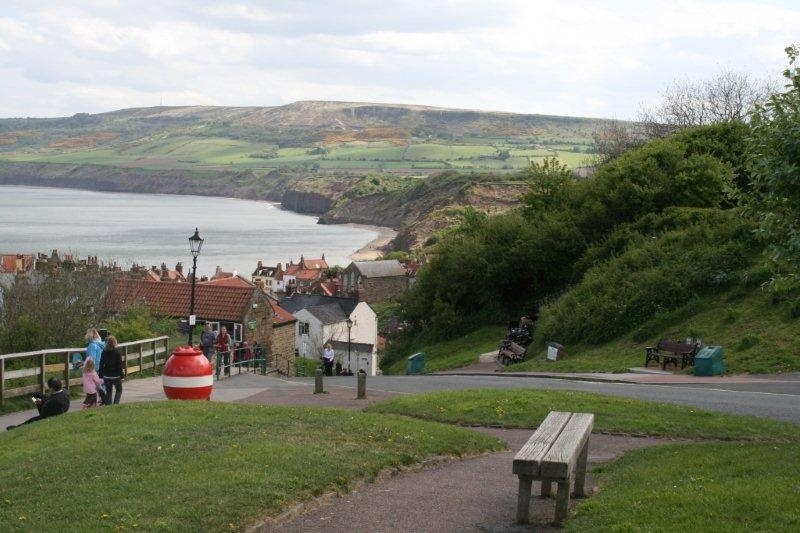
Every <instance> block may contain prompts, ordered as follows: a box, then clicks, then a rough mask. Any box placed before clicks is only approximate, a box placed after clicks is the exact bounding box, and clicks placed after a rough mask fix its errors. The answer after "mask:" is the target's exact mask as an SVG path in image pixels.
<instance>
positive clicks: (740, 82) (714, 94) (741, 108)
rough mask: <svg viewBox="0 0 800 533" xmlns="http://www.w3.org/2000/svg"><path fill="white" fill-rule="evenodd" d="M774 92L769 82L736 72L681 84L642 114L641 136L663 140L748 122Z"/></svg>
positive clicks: (668, 89) (671, 88)
mask: <svg viewBox="0 0 800 533" xmlns="http://www.w3.org/2000/svg"><path fill="white" fill-rule="evenodd" d="M771 93H772V87H771V86H770V84H769V83H767V82H763V81H756V80H753V79H752V78H750V77H749V76H748V75H747V74H741V73H737V72H723V73H721V74H720V75H718V76H717V77H716V78H713V79H711V80H708V81H705V82H702V83H699V84H693V83H687V82H678V83H675V84H673V85H671V86H670V87H668V88H667V90H666V92H665V93H664V95H663V101H662V102H661V104H660V105H659V106H657V107H655V108H653V109H646V110H643V111H642V112H640V113H639V122H640V123H641V125H642V135H643V136H644V137H645V138H648V139H652V138H660V137H666V136H667V135H669V134H670V133H672V132H674V131H676V130H679V129H683V128H689V127H692V126H704V125H708V124H718V123H721V122H731V121H737V120H739V121H747V119H748V117H749V115H750V113H752V112H753V111H754V110H755V108H756V106H757V105H759V104H762V103H763V102H765V101H766V100H767V98H769V95H770V94H771Z"/></svg>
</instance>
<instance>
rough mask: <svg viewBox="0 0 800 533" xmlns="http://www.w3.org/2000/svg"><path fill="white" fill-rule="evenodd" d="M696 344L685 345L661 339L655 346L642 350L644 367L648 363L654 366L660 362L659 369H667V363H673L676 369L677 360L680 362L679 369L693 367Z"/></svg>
mask: <svg viewBox="0 0 800 533" xmlns="http://www.w3.org/2000/svg"><path fill="white" fill-rule="evenodd" d="M697 348H698V345H697V343H696V342H695V343H685V342H678V341H670V340H667V339H661V340H660V341H658V344H656V345H655V346H648V347H647V348H645V349H644V352H645V353H644V366H645V368H647V365H648V364H649V363H650V361H655V362H656V364H658V363H659V362H661V369H662V370H666V369H667V363H673V364H674V365H675V368H678V360H680V362H681V369H684V368H686V366H687V365H691V366H694V356H695V354H696V353H697Z"/></svg>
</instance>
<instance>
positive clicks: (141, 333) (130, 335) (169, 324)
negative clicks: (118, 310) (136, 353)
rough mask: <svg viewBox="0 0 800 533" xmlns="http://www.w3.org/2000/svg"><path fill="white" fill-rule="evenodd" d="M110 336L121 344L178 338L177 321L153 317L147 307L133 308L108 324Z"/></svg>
mask: <svg viewBox="0 0 800 533" xmlns="http://www.w3.org/2000/svg"><path fill="white" fill-rule="evenodd" d="M106 327H107V329H108V332H109V334H111V335H114V336H115V337H116V338H117V341H119V342H131V341H136V340H141V339H150V338H153V337H160V336H162V335H169V336H176V335H177V329H178V323H177V321H176V320H170V319H166V318H159V317H155V316H153V315H152V314H151V313H150V311H149V310H148V309H147V308H146V307H137V306H131V307H128V308H126V309H125V311H124V312H123V313H122V314H120V315H119V316H117V317H115V318H112V319H110V320H108V321H107V322H106Z"/></svg>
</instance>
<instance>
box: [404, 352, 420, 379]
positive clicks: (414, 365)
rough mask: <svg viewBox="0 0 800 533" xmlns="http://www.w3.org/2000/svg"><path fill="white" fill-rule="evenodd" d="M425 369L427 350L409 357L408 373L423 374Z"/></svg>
mask: <svg viewBox="0 0 800 533" xmlns="http://www.w3.org/2000/svg"><path fill="white" fill-rule="evenodd" d="M423 370H425V352H419V353H415V354H414V355H412V356H410V357H409V358H408V366H407V367H406V374H421V373H422V371H423Z"/></svg>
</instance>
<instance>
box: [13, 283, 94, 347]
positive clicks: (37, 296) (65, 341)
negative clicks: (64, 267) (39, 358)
mask: <svg viewBox="0 0 800 533" xmlns="http://www.w3.org/2000/svg"><path fill="white" fill-rule="evenodd" d="M107 286H108V280H107V276H106V275H105V274H102V273H98V272H91V271H86V272H82V271H79V272H69V271H61V272H59V273H58V275H48V274H41V273H38V272H34V273H32V274H31V275H30V276H27V277H21V276H20V277H16V278H14V279H13V280H11V281H10V282H9V283H7V284H5V285H0V291H2V306H1V307H0V332H2V335H1V336H0V352H1V353H8V352H23V351H28V350H40V349H44V348H56V347H59V346H66V345H69V344H72V343H77V342H79V341H81V339H82V338H83V334H84V333H85V332H86V328H88V327H91V326H96V325H97V324H98V320H99V318H100V312H101V308H100V307H101V298H102V296H103V294H104V293H105V291H106V288H107Z"/></svg>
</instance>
